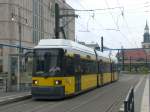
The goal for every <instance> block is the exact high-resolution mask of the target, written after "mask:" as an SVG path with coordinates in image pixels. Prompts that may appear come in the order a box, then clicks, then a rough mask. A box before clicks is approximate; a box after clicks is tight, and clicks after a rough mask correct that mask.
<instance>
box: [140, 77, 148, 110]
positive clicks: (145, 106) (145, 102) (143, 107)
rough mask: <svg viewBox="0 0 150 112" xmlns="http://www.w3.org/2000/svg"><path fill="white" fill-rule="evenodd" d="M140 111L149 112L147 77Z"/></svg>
mask: <svg viewBox="0 0 150 112" xmlns="http://www.w3.org/2000/svg"><path fill="white" fill-rule="evenodd" d="M141 112H149V78H148V77H147V80H146V84H145V88H144V93H143V97H142V104H141Z"/></svg>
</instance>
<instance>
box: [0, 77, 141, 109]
mask: <svg viewBox="0 0 150 112" xmlns="http://www.w3.org/2000/svg"><path fill="white" fill-rule="evenodd" d="M132 79H134V78H133V77H132V78H131V79H130V80H129V82H130V83H127V82H128V81H121V82H120V81H118V82H115V83H112V84H110V85H106V86H104V87H101V88H98V89H95V90H93V91H90V92H87V93H85V94H81V95H79V96H76V97H74V98H70V99H65V100H62V101H34V100H32V99H29V100H25V101H22V102H16V103H12V104H9V105H6V106H2V107H0V110H1V111H3V112H58V111H59V112H77V111H78V112H82V111H83V110H84V109H87V108H88V109H89V111H88V112H90V108H89V107H91V109H93V108H94V107H97V110H94V112H113V111H112V110H113V108H116V105H120V104H119V103H120V102H121V100H122V99H123V98H122V95H123V93H124V95H123V96H126V95H125V94H126V93H127V92H126V91H127V89H129V88H130V86H131V85H136V84H137V82H138V81H139V79H136V80H134V81H131V80H132ZM126 83H127V84H126ZM121 87H122V89H121V92H120V94H118V92H119V91H120V89H118V88H121ZM111 93H113V95H111ZM106 98H107V99H106ZM119 98H120V99H119ZM113 99H118V100H115V101H114V100H113ZM105 100H107V101H105ZM109 102H110V103H109ZM99 103H100V104H99ZM101 108H102V110H98V109H101Z"/></svg>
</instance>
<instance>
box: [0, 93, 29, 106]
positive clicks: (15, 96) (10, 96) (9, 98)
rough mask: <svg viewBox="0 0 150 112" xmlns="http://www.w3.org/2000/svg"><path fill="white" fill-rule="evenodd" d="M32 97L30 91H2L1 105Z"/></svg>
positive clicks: (0, 95)
mask: <svg viewBox="0 0 150 112" xmlns="http://www.w3.org/2000/svg"><path fill="white" fill-rule="evenodd" d="M28 98H31V94H30V92H0V105H4V104H8V103H12V102H17V101H22V100H24V99H28Z"/></svg>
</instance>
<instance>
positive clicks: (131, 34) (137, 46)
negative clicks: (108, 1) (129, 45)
mask: <svg viewBox="0 0 150 112" xmlns="http://www.w3.org/2000/svg"><path fill="white" fill-rule="evenodd" d="M117 4H118V5H119V6H120V2H119V0H117ZM120 11H121V13H122V17H123V20H124V21H125V24H126V27H127V30H128V32H129V34H131V35H132V32H131V31H130V29H129V25H128V23H127V21H126V19H125V16H124V12H123V11H124V10H123V11H122V10H121V9H120ZM134 43H135V45H136V47H137V48H138V45H137V43H136V41H134Z"/></svg>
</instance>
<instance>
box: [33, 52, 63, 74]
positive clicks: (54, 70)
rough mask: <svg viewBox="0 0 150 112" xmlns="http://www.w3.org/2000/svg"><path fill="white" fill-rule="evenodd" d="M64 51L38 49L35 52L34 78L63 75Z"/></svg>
mask: <svg viewBox="0 0 150 112" xmlns="http://www.w3.org/2000/svg"><path fill="white" fill-rule="evenodd" d="M63 55H64V50H63V49H36V50H35V51H34V59H33V60H34V67H33V76H44V77H48V76H57V75H62V72H61V68H62V59H63Z"/></svg>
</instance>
